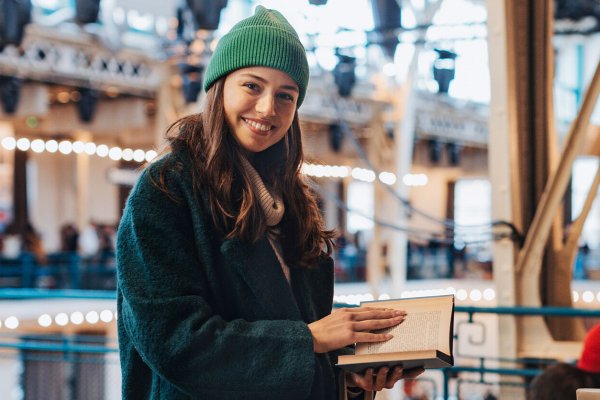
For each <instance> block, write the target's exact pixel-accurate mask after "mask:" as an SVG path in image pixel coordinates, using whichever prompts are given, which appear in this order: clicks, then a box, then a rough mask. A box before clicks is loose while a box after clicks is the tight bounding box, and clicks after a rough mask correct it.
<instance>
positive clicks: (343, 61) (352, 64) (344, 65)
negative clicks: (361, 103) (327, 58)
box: [333, 50, 356, 97]
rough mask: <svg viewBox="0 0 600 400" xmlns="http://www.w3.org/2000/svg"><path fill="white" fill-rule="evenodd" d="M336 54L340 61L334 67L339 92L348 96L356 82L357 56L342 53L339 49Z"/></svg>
mask: <svg viewBox="0 0 600 400" xmlns="http://www.w3.org/2000/svg"><path fill="white" fill-rule="evenodd" d="M336 55H337V57H338V59H339V61H338V63H337V65H336V66H335V68H334V69H333V78H334V81H335V84H336V86H337V88H338V94H339V95H340V96H342V97H348V96H350V93H352V88H353V87H354V84H355V83H356V71H355V69H356V57H351V56H347V55H343V54H340V53H339V51H337V50H336Z"/></svg>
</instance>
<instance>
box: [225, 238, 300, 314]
mask: <svg viewBox="0 0 600 400" xmlns="http://www.w3.org/2000/svg"><path fill="white" fill-rule="evenodd" d="M221 253H222V254H223V255H224V257H225V259H226V260H227V263H228V264H229V265H231V266H232V267H233V268H234V269H235V270H237V271H238V272H239V274H240V275H241V277H242V279H243V280H244V281H245V282H246V284H247V285H248V286H249V287H250V289H251V290H252V292H253V293H254V295H255V296H256V297H257V298H258V299H259V301H260V303H261V304H262V305H263V307H264V308H265V310H268V313H269V315H272V317H273V319H291V320H302V315H301V314H300V310H299V308H298V305H297V304H296V301H295V300H294V296H293V294H292V291H291V289H290V286H289V284H288V282H287V280H286V279H285V276H284V274H283V270H282V269H281V264H279V261H278V260H277V257H276V256H275V252H274V251H273V249H272V248H271V245H270V244H269V241H268V240H267V239H266V238H262V239H260V240H259V241H258V242H257V243H255V244H248V243H244V242H242V241H241V240H239V239H238V238H232V239H228V240H225V241H224V242H223V244H222V245H221Z"/></svg>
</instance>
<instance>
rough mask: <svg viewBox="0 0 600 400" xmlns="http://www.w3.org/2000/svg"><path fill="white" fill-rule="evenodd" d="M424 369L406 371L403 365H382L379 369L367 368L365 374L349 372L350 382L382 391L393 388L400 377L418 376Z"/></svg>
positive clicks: (363, 387) (366, 388)
mask: <svg viewBox="0 0 600 400" xmlns="http://www.w3.org/2000/svg"><path fill="white" fill-rule="evenodd" d="M424 371H425V370H424V369H423V368H415V369H410V370H406V373H405V371H404V370H403V369H402V367H394V368H389V367H381V368H379V369H378V370H377V371H375V370H373V368H367V370H365V372H364V373H363V374H355V373H349V382H352V384H353V386H357V387H360V388H362V389H363V390H372V391H380V390H383V389H391V388H393V387H394V385H395V384H396V382H398V381H399V380H400V379H413V378H416V377H417V376H418V375H421V374H422V373H423V372H424Z"/></svg>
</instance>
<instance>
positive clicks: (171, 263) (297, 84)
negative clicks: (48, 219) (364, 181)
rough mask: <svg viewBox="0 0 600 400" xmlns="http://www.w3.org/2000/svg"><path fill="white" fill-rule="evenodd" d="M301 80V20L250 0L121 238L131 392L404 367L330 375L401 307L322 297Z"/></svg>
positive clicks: (270, 384) (387, 382)
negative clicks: (338, 302)
mask: <svg viewBox="0 0 600 400" xmlns="http://www.w3.org/2000/svg"><path fill="white" fill-rule="evenodd" d="M307 84H308V63H307V60H306V54H305V50H304V48H303V47H302V44H301V43H300V41H299V39H298V36H297V34H296V32H295V31H294V29H293V28H292V27H291V26H290V25H289V23H288V22H287V21H286V20H285V18H284V17H283V16H282V15H281V14H280V13H278V12H277V11H274V10H267V9H265V8H263V7H260V6H259V7H257V10H256V13H255V15H253V16H251V17H249V18H247V19H245V20H242V21H241V22H239V23H238V24H237V25H235V26H234V27H233V28H232V30H231V31H230V32H229V33H228V34H227V35H225V36H224V37H223V38H222V39H221V40H220V41H219V44H218V46H217V48H216V49H215V52H214V54H213V56H212V58H211V61H210V64H209V65H208V67H207V70H206V72H205V82H204V88H205V90H206V91H207V96H206V103H205V108H204V111H203V113H201V114H198V115H192V116H189V117H186V118H183V119H182V120H181V121H179V122H178V123H176V124H175V127H174V128H173V129H172V130H171V132H173V133H174V135H172V137H171V138H170V144H171V152H170V153H169V154H168V155H167V156H165V157H163V158H162V159H160V160H159V161H157V162H155V163H153V164H152V165H150V166H149V167H148V168H147V169H146V171H145V172H144V173H143V174H142V176H141V178H140V180H139V182H138V183H137V185H136V187H135V189H134V190H133V192H132V194H131V195H130V198H129V200H128V203H127V206H126V209H125V212H124V215H123V218H122V220H121V224H120V227H119V232H118V240H117V260H118V312H119V345H120V356H121V366H122V373H123V397H124V398H125V399H147V398H151V399H190V398H197V399H333V398H335V397H336V396H338V395H342V396H344V395H349V397H355V396H361V393H362V390H363V389H364V390H369V391H372V390H381V389H382V388H384V387H388V388H389V387H392V386H393V385H394V383H395V382H396V381H398V380H399V379H400V378H402V370H401V369H392V370H389V371H388V369H386V368H382V369H380V370H379V371H372V370H368V371H366V372H365V374H364V375H356V374H352V375H348V376H343V375H342V379H338V376H336V375H337V374H338V373H337V371H336V369H335V368H334V363H335V354H334V351H335V350H338V349H342V348H344V347H345V346H348V345H351V344H353V343H356V342H376V341H383V340H387V339H389V338H390V336H389V335H385V334H381V333H379V334H376V333H371V332H370V331H372V330H375V329H382V328H386V327H391V326H395V325H397V324H399V323H400V322H401V321H402V320H403V318H404V314H403V313H401V312H398V311H393V310H377V309H367V310H362V309H361V310H356V309H342V310H338V311H336V312H333V313H331V308H332V298H333V267H332V260H331V258H330V257H329V256H328V254H329V253H330V252H331V246H332V239H333V233H332V232H331V231H327V230H325V229H324V227H323V221H322V218H321V216H320V213H319V210H318V207H317V205H316V202H315V200H314V198H313V197H312V196H311V194H310V193H309V191H308V189H307V186H306V185H305V184H304V183H303V181H302V179H301V175H300V172H299V171H300V167H301V164H302V158H303V156H302V145H301V135H300V126H299V122H298V112H297V109H298V107H299V106H300V105H301V103H302V101H303V99H304V95H305V92H306V86H307ZM323 249H325V250H326V251H327V253H328V254H325V253H324V252H323ZM344 381H346V386H347V387H344ZM338 385H341V386H340V387H343V389H342V390H339V389H338ZM346 390H347V391H348V392H346Z"/></svg>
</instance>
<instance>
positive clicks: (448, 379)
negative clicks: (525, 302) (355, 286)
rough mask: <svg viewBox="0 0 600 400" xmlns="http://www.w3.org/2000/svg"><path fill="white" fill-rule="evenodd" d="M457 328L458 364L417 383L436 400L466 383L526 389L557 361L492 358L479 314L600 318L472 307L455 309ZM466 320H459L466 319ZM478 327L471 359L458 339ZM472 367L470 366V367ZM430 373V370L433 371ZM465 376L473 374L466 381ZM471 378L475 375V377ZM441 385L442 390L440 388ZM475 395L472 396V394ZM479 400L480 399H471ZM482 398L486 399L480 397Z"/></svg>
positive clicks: (578, 312)
mask: <svg viewBox="0 0 600 400" xmlns="http://www.w3.org/2000/svg"><path fill="white" fill-rule="evenodd" d="M340 307H356V305H355V304H343V303H337V304H335V305H334V308H340ZM455 314H456V318H455V326H454V346H453V353H454V357H455V363H456V364H455V365H454V366H453V367H452V368H443V369H440V370H437V371H438V372H439V373H440V374H441V381H440V380H435V379H432V378H431V374H429V375H428V376H427V377H425V378H418V379H417V381H424V383H425V384H426V385H427V386H430V387H431V388H432V389H431V391H430V392H431V393H432V394H433V397H432V398H434V399H437V398H438V397H437V394H438V393H441V397H439V398H441V399H444V400H448V399H459V398H463V397H461V396H462V395H461V393H460V392H461V387H462V386H463V385H465V384H479V385H484V386H487V387H494V386H518V387H522V388H524V389H525V388H527V386H528V383H529V381H530V380H531V379H533V378H534V377H535V376H537V375H538V374H539V373H540V372H541V371H542V370H543V369H544V367H545V366H546V365H549V364H552V363H555V362H558V360H554V359H538V358H535V359H534V358H501V357H493V356H490V355H489V352H486V349H485V348H483V346H484V344H485V343H486V342H487V341H486V336H487V325H486V324H485V323H482V322H478V321H476V320H475V315H476V314H488V315H491V316H499V315H512V316H515V317H523V316H543V317H572V318H575V317H578V318H589V319H596V318H598V319H600V310H598V309H581V308H579V309H577V308H568V307H540V308H538V307H473V306H456V307H455ZM465 314H466V318H462V319H461V318H460V317H461V316H465ZM474 325H476V326H478V327H479V330H478V332H479V334H478V338H477V339H473V336H469V337H468V338H467V339H468V340H467V342H468V344H470V345H474V346H482V349H481V352H482V355H481V356H472V355H467V354H463V353H462V351H461V348H460V345H459V343H464V342H463V341H461V340H459V339H460V338H461V334H464V332H461V331H464V330H465V327H467V326H474ZM490 363H498V364H500V363H502V364H511V365H515V367H497V366H490V365H489V364H490ZM469 364H470V365H469ZM430 372H431V371H430ZM463 374H468V375H470V376H469V377H468V378H466V379H465V378H464V377H463ZM490 374H492V375H499V376H512V377H520V378H523V379H522V380H521V381H518V382H513V381H503V380H490V379H489V375H490ZM472 375H476V378H474V377H473V376H472ZM452 382H454V383H455V385H454V391H453V390H451V383H452ZM440 384H441V386H442V388H441V390H440V389H439V388H438V385H440ZM471 395H472V393H471ZM469 398H477V397H469ZM481 398H483V396H481Z"/></svg>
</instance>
